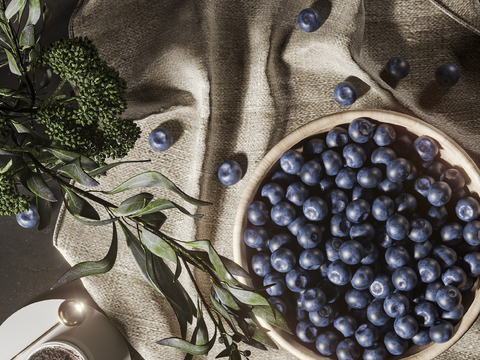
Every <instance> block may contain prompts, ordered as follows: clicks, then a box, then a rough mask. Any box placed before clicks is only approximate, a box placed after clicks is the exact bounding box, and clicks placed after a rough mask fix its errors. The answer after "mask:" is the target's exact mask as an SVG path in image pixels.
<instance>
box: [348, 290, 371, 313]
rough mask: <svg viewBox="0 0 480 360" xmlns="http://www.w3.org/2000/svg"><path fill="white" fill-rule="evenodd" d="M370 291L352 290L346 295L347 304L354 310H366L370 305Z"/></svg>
mask: <svg viewBox="0 0 480 360" xmlns="http://www.w3.org/2000/svg"><path fill="white" fill-rule="evenodd" d="M370 299H371V295H370V292H369V291H368V290H357V289H350V290H348V291H347V292H346V293H345V303H346V304H347V305H348V306H349V307H350V308H352V309H364V308H366V307H367V306H368V304H369V303H370Z"/></svg>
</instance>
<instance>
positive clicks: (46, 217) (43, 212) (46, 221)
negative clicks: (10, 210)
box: [36, 196, 52, 230]
mask: <svg viewBox="0 0 480 360" xmlns="http://www.w3.org/2000/svg"><path fill="white" fill-rule="evenodd" d="M36 203H37V209H38V214H39V215H40V222H39V224H38V230H43V229H45V228H46V227H47V226H48V225H50V221H51V219H52V203H51V202H50V201H46V200H44V199H42V198H41V197H39V196H36Z"/></svg>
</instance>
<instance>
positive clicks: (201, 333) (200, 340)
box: [195, 302, 208, 345]
mask: <svg viewBox="0 0 480 360" xmlns="http://www.w3.org/2000/svg"><path fill="white" fill-rule="evenodd" d="M195 330H196V332H197V334H196V335H197V336H196V338H195V344H196V345H205V344H206V343H208V329H207V324H206V323H205V319H204V318H203V312H202V310H201V306H200V303H199V302H197V326H196V327H195Z"/></svg>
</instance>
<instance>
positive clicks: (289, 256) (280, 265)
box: [270, 248, 297, 273]
mask: <svg viewBox="0 0 480 360" xmlns="http://www.w3.org/2000/svg"><path fill="white" fill-rule="evenodd" d="M270 263H271V264H272V267H273V268H274V269H275V270H276V271H278V272H279V273H287V272H289V271H290V270H292V269H293V268H294V267H295V265H296V263H297V258H296V257H295V254H294V253H293V252H292V250H290V249H288V248H280V249H278V250H276V251H275V252H274V253H273V254H272V255H271V256H270Z"/></svg>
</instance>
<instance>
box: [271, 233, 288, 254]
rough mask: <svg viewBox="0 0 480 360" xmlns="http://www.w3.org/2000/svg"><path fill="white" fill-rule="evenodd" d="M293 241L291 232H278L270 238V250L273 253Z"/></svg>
mask: <svg viewBox="0 0 480 360" xmlns="http://www.w3.org/2000/svg"><path fill="white" fill-rule="evenodd" d="M292 243H293V239H292V236H291V235H290V234H289V233H278V234H275V235H274V236H273V237H272V238H271V239H270V240H268V248H269V249H270V252H272V253H273V252H275V250H278V249H280V248H281V247H286V246H289V245H290V244H292Z"/></svg>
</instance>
